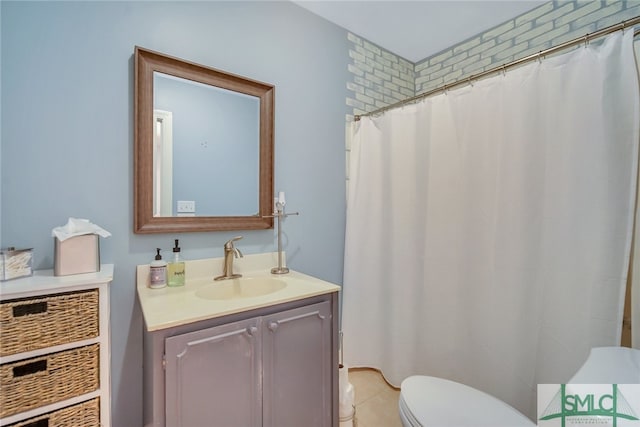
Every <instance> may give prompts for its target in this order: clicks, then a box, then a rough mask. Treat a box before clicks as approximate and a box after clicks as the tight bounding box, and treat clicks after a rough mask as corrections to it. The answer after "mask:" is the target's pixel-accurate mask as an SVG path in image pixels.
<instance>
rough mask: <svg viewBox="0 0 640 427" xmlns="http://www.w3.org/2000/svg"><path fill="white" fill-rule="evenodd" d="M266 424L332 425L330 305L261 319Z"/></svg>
mask: <svg viewBox="0 0 640 427" xmlns="http://www.w3.org/2000/svg"><path fill="white" fill-rule="evenodd" d="M262 340H263V341H262V345H263V375H264V383H263V387H264V392H263V406H264V412H263V417H264V424H263V425H264V426H265V427H301V426H304V427H325V426H331V416H332V412H331V360H332V357H331V351H332V350H331V305H330V303H329V302H328V301H325V302H322V303H318V304H313V305H310V306H306V307H301V308H296V309H293V310H288V311H284V312H281V313H276V314H273V315H269V316H266V317H264V318H263V337H262Z"/></svg>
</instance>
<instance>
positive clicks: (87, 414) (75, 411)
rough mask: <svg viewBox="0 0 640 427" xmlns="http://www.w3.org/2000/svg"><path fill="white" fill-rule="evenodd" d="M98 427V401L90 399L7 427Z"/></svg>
mask: <svg viewBox="0 0 640 427" xmlns="http://www.w3.org/2000/svg"><path fill="white" fill-rule="evenodd" d="M40 426H47V427H99V426H100V401H99V399H97V398H96V399H91V400H89V401H87V402H82V403H78V404H77V405H73V406H69V407H67V408H62V409H59V410H57V411H53V412H49V413H47V414H43V415H39V416H37V417H33V418H29V419H27V420H24V421H20V422H17V423H15V424H10V425H8V426H7V427H40Z"/></svg>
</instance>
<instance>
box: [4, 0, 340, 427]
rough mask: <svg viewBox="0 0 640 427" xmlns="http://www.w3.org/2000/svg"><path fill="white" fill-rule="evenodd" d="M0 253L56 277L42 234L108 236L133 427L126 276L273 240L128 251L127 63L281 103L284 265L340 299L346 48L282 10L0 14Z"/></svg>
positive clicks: (8, 6) (132, 338) (131, 286)
mask: <svg viewBox="0 0 640 427" xmlns="http://www.w3.org/2000/svg"><path fill="white" fill-rule="evenodd" d="M0 4H1V6H0V7H1V19H2V22H1V23H2V27H1V34H0V36H1V40H2V58H1V61H2V62H1V64H2V70H1V79H2V81H1V84H2V105H1V108H2V110H1V111H2V116H1V119H2V123H1V125H2V135H1V137H2V147H1V152H2V159H1V160H2V166H1V173H2V183H1V185H2V201H1V203H2V204H1V207H2V209H1V211H0V215H1V221H2V227H1V233H2V234H1V237H2V240H1V242H0V243H1V245H2V246H3V247H4V246H7V245H12V246H16V247H33V248H34V249H35V266H36V268H39V269H42V268H51V267H52V263H53V246H52V238H51V229H52V228H54V227H55V226H58V225H62V224H64V223H66V221H67V218H68V217H69V216H75V217H81V218H88V219H90V220H92V221H93V222H95V223H97V224H99V225H101V226H103V227H104V228H106V229H107V230H109V231H111V232H112V233H113V236H112V237H111V238H108V239H101V255H102V261H103V262H106V263H114V264H115V278H114V281H113V284H112V287H111V291H112V293H111V328H112V358H111V366H112V372H111V376H112V387H113V393H112V408H113V425H114V426H117V427H129V426H131V427H134V426H139V425H140V424H141V420H142V370H141V368H142V329H143V322H142V316H141V313H140V310H139V307H138V304H137V302H136V296H135V266H136V265H137V264H143V263H148V262H149V261H150V259H151V258H152V255H153V250H154V248H155V247H162V248H164V249H165V250H167V251H168V250H169V249H170V248H171V246H172V244H173V239H174V238H180V241H181V243H180V245H181V247H182V248H183V253H184V255H185V256H186V257H187V258H194V259H195V258H205V257H217V256H221V255H222V244H223V243H224V241H225V240H227V239H228V238H230V237H232V236H233V235H236V234H242V235H244V236H245V238H244V240H242V241H240V242H239V244H238V247H240V248H241V249H242V250H243V251H244V252H245V253H257V252H262V251H271V250H273V249H274V247H275V241H274V230H266V231H253V232H240V233H238V232H229V233H227V232H218V233H192V234H182V235H135V234H133V233H132V229H133V220H132V218H133V203H132V200H133V186H132V180H133V156H132V152H133V115H134V111H133V58H132V55H133V51H134V46H135V45H139V46H142V47H145V48H148V49H152V50H156V51H160V52H163V53H166V54H168V55H171V56H176V57H180V58H185V59H188V60H191V61H193V62H197V63H200V64H204V65H208V66H212V67H215V68H218V69H222V70H225V71H229V72H231V73H234V74H239V75H243V76H246V77H249V78H252V79H256V80H261V81H264V82H268V83H271V84H274V85H275V87H276V91H275V99H276V114H275V117H276V119H275V120H276V124H275V141H276V143H275V146H276V150H275V171H276V172H275V181H276V186H275V187H276V188H275V191H279V190H284V191H286V193H287V195H286V197H287V204H288V207H289V208H290V209H292V210H298V211H300V216H297V217H291V218H289V219H287V220H286V221H285V222H284V229H285V232H286V233H285V238H284V243H285V247H286V249H287V252H288V255H289V265H290V266H291V267H292V268H294V269H297V270H300V271H303V272H306V273H308V274H312V275H315V276H318V277H320V278H322V279H326V280H329V281H333V282H336V283H341V281H342V258H343V244H344V222H345V202H344V199H345V194H344V191H345V186H344V180H345V176H344V170H345V167H344V118H345V114H346V113H347V108H346V105H345V98H346V96H347V91H346V85H345V82H346V81H348V75H347V73H348V71H347V62H348V59H349V57H348V40H347V36H346V32H345V31H344V30H343V29H341V28H339V27H337V26H334V25H333V24H330V23H328V22H327V21H324V20H322V19H320V18H318V17H316V16H315V15H313V14H311V13H309V12H307V11H305V10H304V9H302V8H299V7H298V6H296V5H294V4H292V3H289V2H255V3H254V2H217V1H212V2H178V3H174V2H53V1H47V2H11V1H2V2H1V3H0Z"/></svg>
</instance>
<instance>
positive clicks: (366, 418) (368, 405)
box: [349, 368, 402, 427]
mask: <svg viewBox="0 0 640 427" xmlns="http://www.w3.org/2000/svg"><path fill="white" fill-rule="evenodd" d="M349 382H350V383H351V384H353V387H354V389H355V392H354V393H355V396H354V397H355V402H354V403H355V405H356V416H355V423H354V427H402V423H401V422H400V415H398V398H399V396H400V390H397V389H394V388H393V387H391V386H390V385H389V384H387V382H386V381H385V380H384V379H383V378H382V375H381V374H380V372H379V371H376V370H374V369H360V368H358V369H349Z"/></svg>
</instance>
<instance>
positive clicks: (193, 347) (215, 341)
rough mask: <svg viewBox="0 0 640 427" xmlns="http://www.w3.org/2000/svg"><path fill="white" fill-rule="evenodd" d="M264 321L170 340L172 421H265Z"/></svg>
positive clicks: (240, 425)
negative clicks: (263, 399)
mask: <svg viewBox="0 0 640 427" xmlns="http://www.w3.org/2000/svg"><path fill="white" fill-rule="evenodd" d="M260 323H261V322H260V319H249V320H245V321H240V322H235V323H230V324H226V325H222V326H217V327H213V328H209V329H204V330H201V331H196V332H191V333H187V334H183V335H178V336H175V337H170V338H167V339H166V340H165V354H166V374H165V378H166V388H165V390H166V417H167V418H166V419H167V423H166V426H167V427H178V426H180V427H203V426H225V427H252V426H256V427H257V426H261V425H262V402H261V400H262V395H261V340H260Z"/></svg>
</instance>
